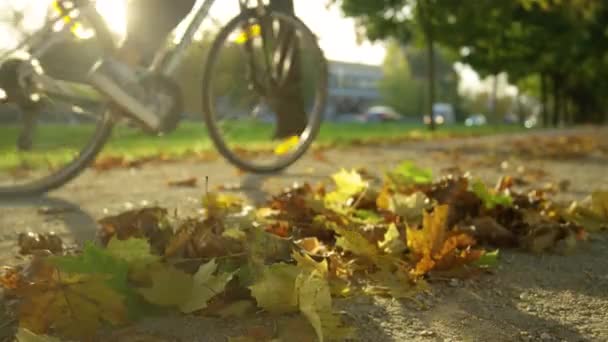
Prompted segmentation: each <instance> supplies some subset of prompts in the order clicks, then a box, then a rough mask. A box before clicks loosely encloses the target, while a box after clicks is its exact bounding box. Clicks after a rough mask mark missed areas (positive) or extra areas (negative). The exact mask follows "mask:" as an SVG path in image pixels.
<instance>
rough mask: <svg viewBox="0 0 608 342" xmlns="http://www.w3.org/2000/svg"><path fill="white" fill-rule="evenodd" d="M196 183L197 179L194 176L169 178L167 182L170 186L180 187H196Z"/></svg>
mask: <svg viewBox="0 0 608 342" xmlns="http://www.w3.org/2000/svg"><path fill="white" fill-rule="evenodd" d="M197 184H198V179H197V178H196V177H191V178H186V179H180V180H171V181H169V182H167V185H168V186H170V187H180V188H196V186H197Z"/></svg>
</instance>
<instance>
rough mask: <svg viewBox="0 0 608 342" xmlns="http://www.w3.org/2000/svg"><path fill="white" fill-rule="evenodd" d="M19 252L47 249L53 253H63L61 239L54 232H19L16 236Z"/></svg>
mask: <svg viewBox="0 0 608 342" xmlns="http://www.w3.org/2000/svg"><path fill="white" fill-rule="evenodd" d="M18 244H19V253H20V254H22V255H29V254H32V253H35V252H37V251H49V252H51V253H53V254H61V253H63V250H64V246H63V240H62V239H61V238H60V237H59V236H57V235H55V233H54V232H49V233H44V234H36V233H32V232H29V233H21V234H19V237H18Z"/></svg>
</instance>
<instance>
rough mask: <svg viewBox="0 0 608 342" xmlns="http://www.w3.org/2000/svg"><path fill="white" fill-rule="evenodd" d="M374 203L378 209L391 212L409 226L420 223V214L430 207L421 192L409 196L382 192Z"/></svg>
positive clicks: (428, 201)
mask: <svg viewBox="0 0 608 342" xmlns="http://www.w3.org/2000/svg"><path fill="white" fill-rule="evenodd" d="M376 203H377V205H378V208H380V209H384V210H388V211H392V212H394V213H395V214H397V215H399V216H401V217H403V218H404V219H405V220H406V222H408V223H410V224H416V223H418V222H420V221H421V219H422V212H423V211H424V210H425V209H428V208H430V207H431V206H432V203H431V202H430V200H429V199H428V197H427V196H426V195H425V194H424V193H422V192H415V193H413V194H411V195H404V194H400V193H396V194H392V195H390V194H389V193H387V192H382V193H381V194H380V196H379V197H378V200H377V201H376Z"/></svg>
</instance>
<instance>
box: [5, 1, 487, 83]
mask: <svg viewBox="0 0 608 342" xmlns="http://www.w3.org/2000/svg"><path fill="white" fill-rule="evenodd" d="M202 1H203V0H198V2H197V6H198V5H200V4H201V3H202ZM370 1H371V0H370ZM49 2H50V0H29V1H23V0H0V13H2V14H4V15H6V11H4V10H3V9H4V8H6V6H7V5H9V6H10V5H13V6H15V5H16V6H17V7H20V8H22V7H23V6H30V7H31V8H33V10H32V12H38V17H40V15H43V12H42V11H41V10H43V9H44V3H49ZM327 3H328V0H295V7H296V14H297V15H298V16H299V17H300V18H301V19H302V20H303V21H304V22H305V23H306V25H307V26H309V27H310V28H311V29H312V30H313V32H315V34H317V36H318V37H319V45H320V46H321V48H322V49H323V51H324V52H325V55H326V57H327V58H328V59H330V60H339V61H346V62H354V63H364V64H372V65H380V64H382V61H383V59H384V55H385V50H384V47H383V45H382V44H381V43H371V42H368V41H364V42H358V41H357V35H356V30H355V22H354V20H353V19H351V18H345V17H344V16H343V15H342V13H341V11H340V9H339V8H338V6H329V7H328V6H327V5H326V4H327ZM98 10H99V11H100V12H101V13H102V15H104V16H105V17H106V18H107V20H108V21H109V22H110V25H111V26H112V27H113V28H114V30H116V31H117V32H124V30H125V18H126V13H125V6H124V0H98ZM237 13H238V1H237V0H216V2H215V4H214V5H213V7H212V9H211V13H210V15H211V17H212V18H213V19H215V20H217V21H218V22H220V23H221V22H226V21H227V20H228V19H229V18H231V17H232V16H234V15H236V14H237ZM2 14H0V20H6V19H5V18H2V17H3V15H2ZM34 17H35V16H34ZM34 20H35V19H34ZM187 23H188V21H187V20H185V21H184V23H182V25H180V27H179V28H178V30H177V32H179V31H183V28H184V27H185V24H187ZM32 25H33V23H32ZM10 42H11V33H10V31H7V30H6V29H5V28H3V27H2V26H0V46H6V45H7V44H10ZM456 70H457V72H458V73H459V74H460V76H461V79H462V82H461V90H463V91H469V92H475V91H477V90H479V89H481V88H483V87H484V84H483V82H482V81H481V80H480V79H479V77H478V75H477V73H476V72H475V71H474V70H472V69H471V68H470V67H467V66H463V65H460V66H458V67H457V68H456Z"/></svg>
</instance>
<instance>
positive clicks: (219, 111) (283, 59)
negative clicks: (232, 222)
mask: <svg viewBox="0 0 608 342" xmlns="http://www.w3.org/2000/svg"><path fill="white" fill-rule="evenodd" d="M204 75H205V77H204V79H203V110H204V115H205V123H206V125H207V129H208V131H209V135H210V137H211V139H212V140H213V142H214V144H215V146H216V148H217V149H218V150H219V152H220V153H221V154H222V155H223V156H224V157H225V158H226V159H227V160H228V161H229V162H231V163H232V164H233V165H235V166H237V167H238V168H240V169H241V170H244V171H249V172H255V173H270V172H276V171H280V170H282V169H284V168H286V167H288V166H289V165H291V164H293V163H294V162H295V161H297V160H298V159H299V158H300V157H301V156H302V155H303V154H304V153H305V152H306V151H307V149H308V148H309V147H310V145H311V144H312V142H313V141H314V139H315V137H316V136H317V134H318V131H319V129H320V126H321V122H322V119H323V111H324V110H325V103H326V97H327V63H326V61H325V58H324V56H323V53H322V51H321V49H320V47H319V45H318V43H317V38H316V36H315V35H314V34H313V33H312V32H311V31H310V29H309V28H308V27H306V25H305V24H304V23H303V22H302V21H300V20H299V19H298V18H296V17H294V16H289V15H285V14H281V13H277V12H267V13H264V14H262V15H259V14H258V13H256V11H253V10H251V11H244V12H243V13H241V14H240V15H238V16H237V17H235V18H234V19H232V20H231V21H230V22H229V23H228V24H227V25H226V26H225V27H224V28H223V29H222V30H221V31H220V32H219V34H218V36H217V38H216V40H215V41H214V43H213V45H212V47H211V51H210V53H209V56H208V59H207V62H206V65H205V70H204Z"/></svg>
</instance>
